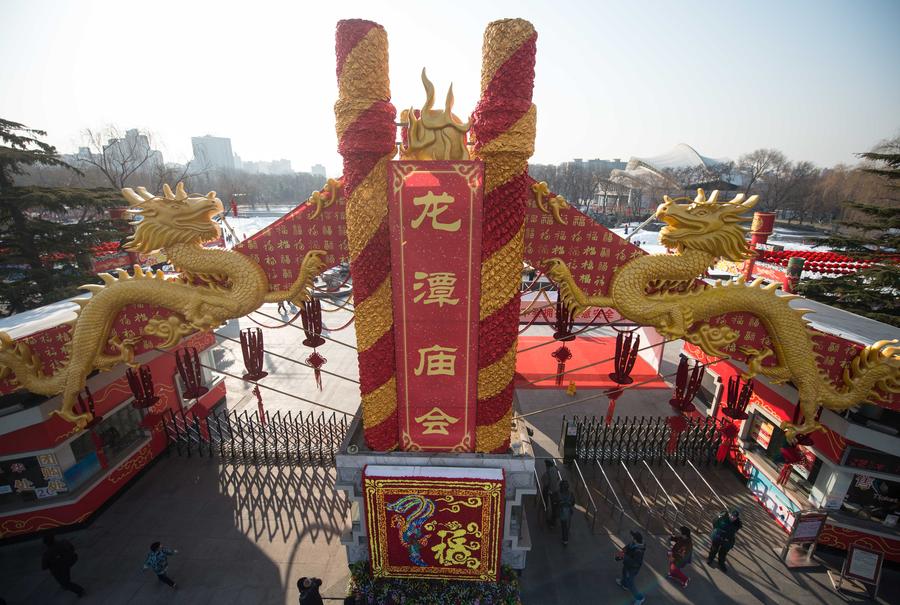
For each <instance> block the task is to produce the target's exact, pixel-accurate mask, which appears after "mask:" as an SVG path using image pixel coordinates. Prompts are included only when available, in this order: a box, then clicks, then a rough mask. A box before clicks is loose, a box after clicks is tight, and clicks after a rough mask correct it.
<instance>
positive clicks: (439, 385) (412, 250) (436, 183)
mask: <svg viewBox="0 0 900 605" xmlns="http://www.w3.org/2000/svg"><path fill="white" fill-rule="evenodd" d="M388 192H389V196H390V201H389V206H390V209H389V217H390V234H391V257H392V259H393V260H392V262H391V287H392V290H393V303H394V340H395V342H396V355H397V405H398V419H399V423H400V435H401V447H402V448H403V449H404V450H406V451H422V450H437V451H454V452H470V451H472V450H473V449H474V446H475V406H476V401H477V399H476V386H477V381H478V366H477V364H478V321H479V314H478V305H479V295H480V280H481V270H480V269H481V216H482V197H483V167H482V164H481V162H474V161H440V162H438V161H434V162H406V161H398V162H391V163H390V169H389V170H388Z"/></svg>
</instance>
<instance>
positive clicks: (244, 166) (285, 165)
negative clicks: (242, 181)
mask: <svg viewBox="0 0 900 605" xmlns="http://www.w3.org/2000/svg"><path fill="white" fill-rule="evenodd" d="M241 170H243V171H244V172H249V173H250V174H293V172H294V170H293V169H292V168H291V161H290V160H285V159H281V160H272V161H271V162H250V161H242V162H241Z"/></svg>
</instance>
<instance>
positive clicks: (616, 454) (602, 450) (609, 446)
mask: <svg viewBox="0 0 900 605" xmlns="http://www.w3.org/2000/svg"><path fill="white" fill-rule="evenodd" d="M685 421H686V426H685V428H684V430H682V431H681V432H680V433H678V432H675V433H673V429H672V427H671V426H670V424H669V423H668V422H667V419H666V418H663V417H659V416H655V417H654V416H651V417H643V416H641V417H619V418H616V419H615V420H614V421H613V422H612V423H611V424H606V420H605V418H598V417H597V416H581V417H579V416H575V417H574V418H571V419H566V418H565V417H564V418H563V425H562V435H566V434H567V433H568V431H569V430H570V427H573V426H574V428H575V432H576V449H575V458H576V459H577V460H579V461H582V462H587V461H597V462H612V463H619V462H625V463H627V464H630V463H634V462H641V461H647V462H649V463H651V464H660V463H662V461H663V460H668V461H669V462H671V463H673V464H686V463H687V462H688V461H691V462H694V463H698V464H709V463H710V462H712V461H713V460H714V459H715V456H716V450H718V448H719V445H720V443H721V441H722V434H721V433H720V431H719V430H718V428H717V426H716V424H715V421H714V420H713V419H711V418H686V419H685ZM672 440H674V443H672ZM670 446H671V447H670Z"/></svg>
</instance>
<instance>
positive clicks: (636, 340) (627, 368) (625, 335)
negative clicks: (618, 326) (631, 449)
mask: <svg viewBox="0 0 900 605" xmlns="http://www.w3.org/2000/svg"><path fill="white" fill-rule="evenodd" d="M640 348H641V337H640V336H638V335H635V334H634V333H633V332H619V333H618V335H616V358H615V362H614V363H615V372H612V373H610V374H609V377H610V379H611V380H612V381H613V382H615V383H616V384H620V385H622V384H631V383H632V382H634V378H632V377H631V370H632V369H634V362H635V361H637V353H638V349H640ZM607 395H608V397H609V407H608V408H607V410H606V425H607V426H609V425H610V424H611V423H612V419H613V414H614V413H615V411H616V400H617V399H618V398H619V397H620V396H621V395H622V389H613V390H611V391H609V392H608V393H607Z"/></svg>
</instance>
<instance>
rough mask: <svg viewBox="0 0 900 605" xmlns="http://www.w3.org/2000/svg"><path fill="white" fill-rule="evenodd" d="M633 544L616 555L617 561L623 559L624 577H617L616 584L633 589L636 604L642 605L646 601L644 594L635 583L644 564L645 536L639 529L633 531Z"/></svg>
mask: <svg viewBox="0 0 900 605" xmlns="http://www.w3.org/2000/svg"><path fill="white" fill-rule="evenodd" d="M631 538H632V539H631V544H629V545H628V546H626V547H625V548H623V549H622V552H621V553H619V554H618V555H617V556H616V560H617V561H622V577H621V578H616V584H618V585H619V586H621V587H622V588H624V589H625V590H629V591H631V595H632V596H633V597H634V604H635V605H641V603H643V602H644V595H643V594H641V592H640V591H639V590H638V589H637V587H636V586H635V585H634V577H635V576H636V575H637V573H638V571H640V569H641V565H643V564H644V551H645V550H646V548H647V547H646V546H644V536H643V534H641V532H639V531H632V532H631Z"/></svg>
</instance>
